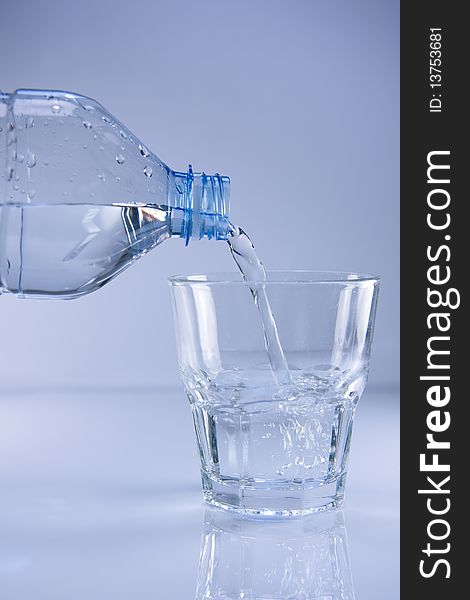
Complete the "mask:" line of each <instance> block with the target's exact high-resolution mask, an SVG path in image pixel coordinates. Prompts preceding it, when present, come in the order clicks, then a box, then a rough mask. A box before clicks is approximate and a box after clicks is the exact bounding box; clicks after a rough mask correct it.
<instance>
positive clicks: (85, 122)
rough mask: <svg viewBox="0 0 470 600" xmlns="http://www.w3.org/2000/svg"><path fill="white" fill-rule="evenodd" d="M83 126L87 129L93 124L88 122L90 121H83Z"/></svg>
mask: <svg viewBox="0 0 470 600" xmlns="http://www.w3.org/2000/svg"><path fill="white" fill-rule="evenodd" d="M83 127H86V128H87V129H91V128H92V127H93V126H92V124H91V123H90V121H83Z"/></svg>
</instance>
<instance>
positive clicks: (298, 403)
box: [170, 271, 379, 516]
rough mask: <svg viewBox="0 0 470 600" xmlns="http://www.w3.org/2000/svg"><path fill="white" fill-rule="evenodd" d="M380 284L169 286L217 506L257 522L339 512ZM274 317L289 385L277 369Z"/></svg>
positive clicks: (325, 278)
mask: <svg viewBox="0 0 470 600" xmlns="http://www.w3.org/2000/svg"><path fill="white" fill-rule="evenodd" d="M378 286H379V282H378V279H377V278H376V277H374V276H371V275H363V274H356V273H332V272H309V271H290V272H268V274H267V279H266V280H263V281H253V282H252V281H250V284H249V286H248V284H247V283H246V282H245V281H243V279H242V278H241V277H240V276H239V275H238V274H236V273H225V274H224V273H222V274H215V275H192V276H175V277H172V278H170V289H171V296H172V305H173V311H174V317H175V326H176V338H177V347H178V356H179V364H180V370H181V375H182V379H183V383H184V386H185V389H186V394H187V397H188V399H189V402H190V405H191V410H192V415H193V420H194V427H195V431H196V439H197V445H198V449H199V455H200V459H201V476H202V486H203V494H204V498H205V500H206V501H207V502H208V503H209V504H212V505H215V506H218V507H222V508H225V509H230V510H234V511H238V512H241V513H244V514H248V515H256V516H297V515H302V514H307V513H311V512H316V511H320V510H326V509H330V508H335V507H338V506H340V505H341V504H342V502H343V498H344V489H345V482H346V474H347V462H348V455H349V448H350V443H351V434H352V427H353V419H354V413H355V409H356V405H357V402H358V400H359V398H360V396H361V394H362V392H363V390H364V387H365V385H366V381H367V376H368V370H369V357H370V347H371V340H372V333H373V326H374V319H375V311H376V305H377V294H378ZM260 297H262V298H263V302H262V307H263V310H260V307H261V305H260V303H259V298H260ZM267 309H268V312H269V310H270V312H271V315H272V319H273V321H274V323H275V326H274V330H275V331H274V332H275V335H276V336H277V338H278V340H279V343H280V346H281V348H282V352H283V354H284V357H285V362H286V363H287V365H288V369H289V373H288V380H286V377H285V376H284V374H283V376H282V377H279V373H276V370H273V368H272V366H271V365H272V364H273V363H272V361H271V362H270V360H269V358H270V356H269V355H270V353H272V346H273V344H274V342H273V339H272V337H273V327H272V325H271V326H269V327H267V326H266V318H267ZM266 335H267V336H268V338H269V337H270V338H271V339H268V340H266ZM270 346H271V348H270ZM284 364H285V363H284Z"/></svg>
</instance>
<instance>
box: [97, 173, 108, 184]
mask: <svg viewBox="0 0 470 600" xmlns="http://www.w3.org/2000/svg"><path fill="white" fill-rule="evenodd" d="M98 179H99V180H100V181H101V182H102V183H104V182H105V181H106V179H105V176H104V175H103V173H98Z"/></svg>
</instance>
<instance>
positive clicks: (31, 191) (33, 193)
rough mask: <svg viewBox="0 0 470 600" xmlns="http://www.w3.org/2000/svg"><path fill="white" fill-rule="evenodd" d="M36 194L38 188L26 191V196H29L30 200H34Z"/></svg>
mask: <svg viewBox="0 0 470 600" xmlns="http://www.w3.org/2000/svg"><path fill="white" fill-rule="evenodd" d="M35 195H36V190H29V191H28V192H27V193H26V197H27V198H28V200H32V199H33V198H34V196H35Z"/></svg>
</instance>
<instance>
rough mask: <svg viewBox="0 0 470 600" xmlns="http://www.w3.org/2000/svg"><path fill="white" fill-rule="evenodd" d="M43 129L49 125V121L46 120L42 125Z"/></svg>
mask: <svg viewBox="0 0 470 600" xmlns="http://www.w3.org/2000/svg"><path fill="white" fill-rule="evenodd" d="M43 125H44V127H47V126H48V125H49V121H48V120H47V119H46V120H45V121H44V123H43Z"/></svg>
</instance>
